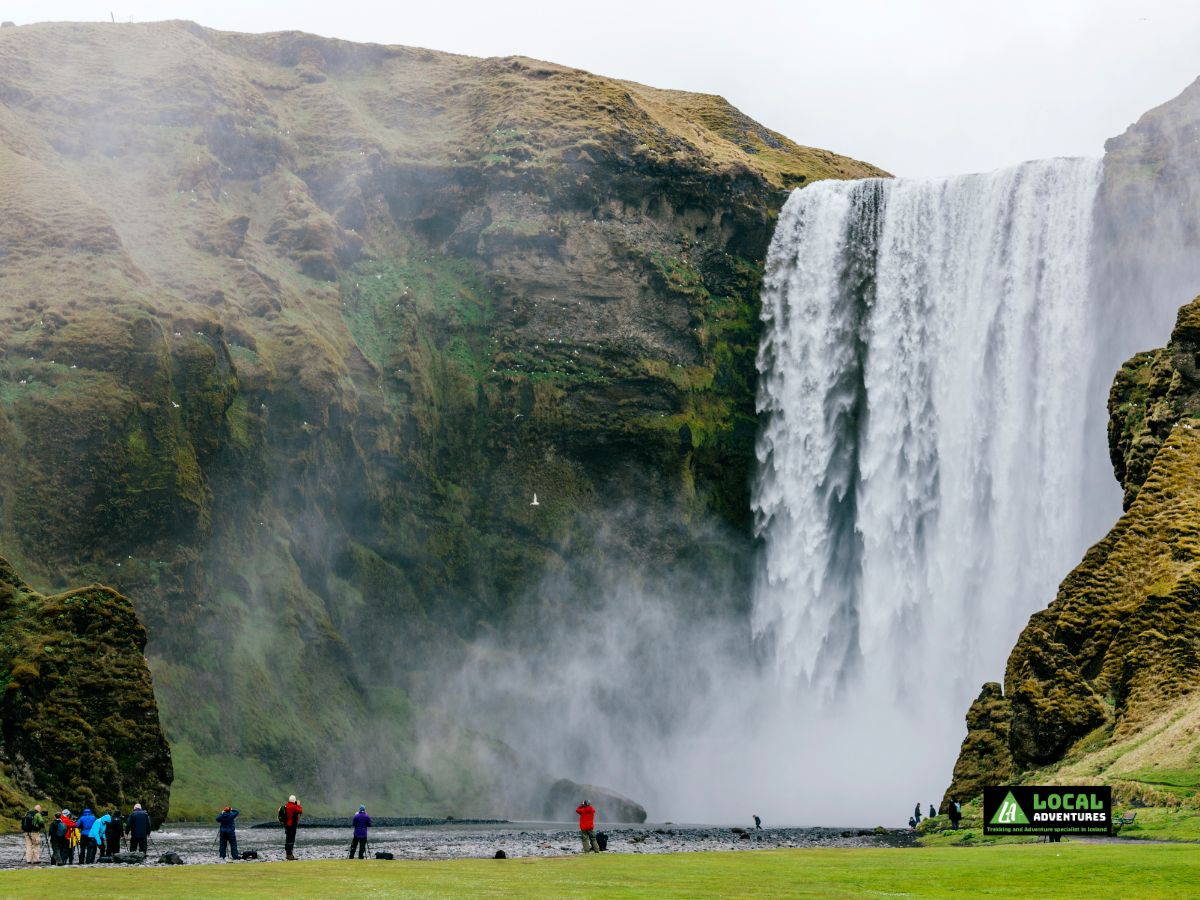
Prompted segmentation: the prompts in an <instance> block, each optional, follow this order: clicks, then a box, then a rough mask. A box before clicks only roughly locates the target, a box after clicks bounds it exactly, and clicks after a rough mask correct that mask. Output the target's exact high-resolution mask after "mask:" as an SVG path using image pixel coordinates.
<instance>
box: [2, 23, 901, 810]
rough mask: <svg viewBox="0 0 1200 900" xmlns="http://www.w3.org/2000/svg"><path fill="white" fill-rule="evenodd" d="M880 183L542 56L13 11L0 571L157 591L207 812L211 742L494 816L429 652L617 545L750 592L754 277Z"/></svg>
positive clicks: (213, 780) (497, 622)
mask: <svg viewBox="0 0 1200 900" xmlns="http://www.w3.org/2000/svg"><path fill="white" fill-rule="evenodd" d="M871 174H878V171H877V170H876V169H874V168H873V167H871V166H868V165H865V164H862V163H858V162H856V161H854V160H849V159H846V158H844V157H840V156H837V155H835V154H832V153H829V152H827V151H823V150H816V149H812V148H807V147H802V146H799V145H797V144H795V143H793V142H791V141H789V140H788V139H786V138H784V137H783V136H781V135H779V134H776V133H775V132H772V131H770V130H769V129H767V128H765V127H763V126H761V125H759V124H758V123H756V122H754V121H752V120H750V119H749V118H747V117H746V116H744V115H742V114H741V113H740V112H738V111H737V110H736V109H734V108H733V107H731V106H730V105H729V104H728V103H726V102H725V101H724V100H722V99H721V98H718V97H712V96H701V95H694V94H685V93H682V92H676V91H665V90H657V89H654V88H649V87H645V86H642V85H636V84H632V83H627V82H619V81H615V80H612V79H606V78H601V77H598V76H594V75H590V74H588V73H586V72H581V71H578V70H575V69H570V68H567V67H564V66H559V65H554V64H551V63H544V62H539V61H536V60H530V59H524V58H517V57H511V58H504V59H489V60H480V59H471V58H467V57H462V56H453V55H449V54H440V53H435V52H432V51H428V50H422V49H413V48H404V47H383V46H377V45H358V44H351V43H347V42H344V41H337V40H326V39H322V38H318V37H315V36H311V35H303V34H298V33H287V34H272V35H234V34H223V33H219V32H215V31H210V30H207V29H203V28H200V27H197V26H195V25H191V24H188V23H180V22H174V23H163V24H136V25H121V26H111V25H62V24H44V25H35V26H26V27H19V28H8V29H4V30H3V32H2V33H0V247H2V248H3V252H2V253H0V284H2V286H3V290H0V549H2V550H7V551H11V552H12V555H13V556H14V557H19V558H22V559H25V560H28V561H29V566H30V568H31V572H32V573H33V574H34V575H36V576H37V577H38V578H41V579H44V580H46V581H49V582H54V583H67V582H70V581H73V580H76V579H78V580H82V581H85V582H90V581H104V582H105V583H112V584H114V585H115V586H116V587H117V588H118V589H120V590H121V591H122V592H124V593H126V594H128V596H130V597H134V598H135V599H136V602H137V604H138V608H139V612H140V613H141V615H142V618H143V619H144V621H145V623H146V627H147V630H148V635H149V644H148V650H147V652H148V654H149V658H150V661H151V665H152V668H153V669H154V671H155V675H156V681H157V685H158V690H159V695H160V700H161V703H162V712H163V722H164V725H165V727H166V729H167V731H168V734H169V736H170V738H171V740H172V742H173V743H174V744H175V749H176V754H175V757H176V761H177V768H178V772H179V778H178V779H177V783H176V784H177V787H176V791H177V800H178V803H177V806H178V808H179V810H180V811H181V812H182V813H184V814H187V813H189V812H191V813H194V814H199V813H200V812H204V811H207V810H208V809H209V807H210V805H211V802H212V796H213V792H216V793H217V794H220V793H222V791H223V790H224V788H225V787H226V786H227V785H228V783H229V782H228V777H229V774H228V773H229V766H228V765H226V764H224V763H221V762H220V761H219V760H216V759H215V758H214V756H213V754H214V753H216V752H217V751H218V750H219V751H220V752H221V753H222V754H227V756H225V757H224V759H226V760H228V758H229V756H228V755H232V756H233V757H236V758H237V759H238V760H239V763H238V765H239V767H240V768H239V772H240V775H239V778H240V779H241V780H240V781H239V782H238V784H239V785H244V784H254V785H257V786H259V787H260V791H259V793H262V794H263V795H264V797H263V799H262V800H261V801H259V802H261V804H262V805H261V806H259V807H257V812H258V813H260V814H265V815H270V814H272V812H273V807H272V806H270V805H269V804H270V803H271V801H270V799H269V797H268V795H269V794H270V790H271V789H272V788H273V787H275V786H282V784H284V783H285V782H286V784H288V785H290V786H291V787H290V788H289V790H284V791H282V793H283V794H284V795H286V794H287V793H290V792H291V791H292V790H295V791H296V792H297V793H302V794H305V795H306V797H307V798H309V801H310V802H311V801H312V800H319V798H321V797H322V796H325V797H334V796H336V797H342V796H347V795H348V794H343V793H338V792H339V791H342V790H343V789H345V790H346V791H348V792H349V794H352V795H353V796H356V797H357V796H363V795H364V793H365V794H366V795H367V796H371V797H374V798H375V803H376V805H377V806H381V807H389V808H403V809H406V810H412V811H414V812H421V813H430V814H433V813H436V814H446V813H452V814H454V815H472V814H491V813H495V812H501V813H504V812H508V811H510V810H509V809H508V808H501V809H497V808H496V807H495V806H494V805H492V799H491V798H490V795H489V790H488V786H487V785H481V783H480V782H479V780H478V778H477V776H478V774H479V766H478V765H477V761H478V760H479V759H481V758H487V759H497V760H499V761H500V762H499V764H498V766H497V768H498V769H501V770H505V771H510V770H511V768H512V760H511V758H510V757H509V756H508V755H507V754H506V751H505V749H504V748H502V747H497V746H496V745H495V743H494V742H491V741H489V740H487V739H486V738H484V737H481V736H479V735H472V734H465V733H463V732H461V731H455V730H454V729H453V728H452V727H450V726H449V725H448V724H447V723H446V721H445V719H444V717H442V716H440V715H439V714H438V713H436V712H433V711H430V710H429V708H428V705H427V704H424V703H423V702H422V700H421V697H420V696H418V695H419V694H420V691H421V690H422V689H425V690H428V689H430V686H431V685H435V684H436V682H437V679H436V678H431V677H429V672H430V669H431V668H433V667H434V666H438V665H445V664H447V662H449V663H453V662H454V661H455V660H457V659H459V658H461V657H462V656H463V655H464V654H465V653H467V652H469V648H470V647H471V646H472V645H473V643H474V642H475V641H476V640H477V639H478V638H479V637H481V636H485V635H487V636H494V635H496V634H499V633H502V632H503V631H504V629H505V627H506V625H507V624H508V623H509V621H510V618H511V617H512V615H513V614H514V610H516V609H518V608H519V607H520V606H521V604H522V602H523V601H524V600H525V598H526V597H527V595H528V594H529V593H530V592H531V591H533V590H534V589H535V588H536V587H537V586H538V585H540V584H541V583H542V582H543V580H544V579H546V578H548V577H552V576H553V574H554V573H556V572H561V571H562V570H563V569H565V568H566V566H567V560H571V561H572V564H573V565H577V564H578V565H582V566H583V567H584V568H586V561H587V560H588V559H592V560H593V564H595V565H600V563H595V562H594V560H595V557H596V553H595V552H594V546H595V543H596V535H597V534H599V533H601V532H603V533H604V534H605V536H606V539H607V540H609V541H610V542H611V543H612V544H613V545H615V546H616V547H617V548H618V551H617V552H618V554H619V559H620V565H621V566H622V567H624V568H633V567H636V566H639V565H645V566H647V567H648V568H651V569H654V570H657V569H660V568H663V567H664V566H665V564H669V563H671V562H674V561H677V560H681V561H684V562H686V565H687V567H688V569H689V571H694V572H695V573H696V577H697V579H698V581H704V582H705V583H708V584H711V583H714V582H713V581H712V580H711V579H710V578H709V576H710V575H711V576H712V578H715V579H718V582H717V583H721V584H726V583H729V584H732V589H731V590H729V591H720V592H716V591H714V592H713V594H714V595H715V599H713V598H708V597H703V598H699V599H698V600H697V601H696V604H697V605H701V604H704V603H716V604H722V603H729V604H732V605H735V606H739V608H743V607H744V606H745V605H746V603H747V600H746V594H747V588H746V585H747V583H748V580H749V579H748V575H747V573H748V571H749V566H748V565H747V560H748V558H749V552H750V548H751V546H752V539H751V535H750V530H751V529H750V512H749V509H750V504H749V481H750V479H749V474H750V471H751V468H752V466H753V454H754V451H753V441H754V433H755V428H756V424H757V422H756V416H755V409H754V387H755V380H756V372H755V366H754V359H755V350H756V346H757V340H758V334H759V324H758V305H757V304H758V289H759V281H760V277H761V271H762V259H763V255H764V253H765V250H766V246H767V242H768V240H769V238H770V235H771V230H772V227H773V224H774V220H775V215H776V212H777V210H778V208H779V206H780V205H781V204H782V202H783V201H784V199H785V197H786V192H787V189H789V188H791V187H793V186H795V185H798V184H804V183H807V182H810V181H814V180H817V179H821V178H845V177H854V176H861V175H871ZM535 493H536V494H537V496H538V498H539V503H538V505H537V506H533V505H531V500H532V498H533V495H534V494H535ZM630 506H637V507H638V508H641V509H651V510H652V514H651V515H646V516H628V517H625V518H622V519H616V518H613V519H610V518H609V515H608V514H609V512H610V511H612V510H618V511H621V510H625V509H626V507H630ZM602 526H604V527H602ZM700 533H703V534H704V535H705V536H706V537H705V540H703V541H699V542H698V541H696V540H695V539H694V538H695V537H696V535H697V534H700ZM730 573H732V574H730ZM583 580H586V579H583ZM590 599H591V594H590V592H589V591H587V590H581V591H579V592H578V594H577V595H566V594H564V592H563V591H561V590H559V591H558V592H557V593H556V594H555V596H554V597H553V598H552V599H551V600H549V601H547V603H546V605H545V607H544V608H543V609H541V610H540V614H539V615H540V620H541V621H552V620H554V619H555V618H557V617H562V616H565V615H583V614H585V613H586V608H587V603H588V602H589V600H590ZM414 697H415V700H414ZM345 748H349V749H350V750H351V751H352V752H347V753H343V752H342V750H343V749H345ZM364 748H370V749H369V751H364ZM351 787H352V788H353V790H352V791H351V790H350V788H351ZM278 792H279V791H276V793H278ZM538 800H539V801H540V797H539V798H538ZM240 805H241V808H242V810H243V811H244V812H247V813H251V812H254V811H255V809H256V808H255V807H253V806H251V805H249V801H248V800H247V801H240ZM330 811H332V810H330Z"/></svg>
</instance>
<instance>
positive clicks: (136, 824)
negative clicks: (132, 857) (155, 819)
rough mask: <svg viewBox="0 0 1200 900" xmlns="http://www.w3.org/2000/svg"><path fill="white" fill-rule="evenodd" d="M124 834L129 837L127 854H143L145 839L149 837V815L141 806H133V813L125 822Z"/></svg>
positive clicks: (137, 804) (138, 804)
mask: <svg viewBox="0 0 1200 900" xmlns="http://www.w3.org/2000/svg"><path fill="white" fill-rule="evenodd" d="M125 833H126V834H127V835H129V852H130V853H145V852H146V838H148V837H150V815H149V814H148V813H147V812H146V811H145V810H144V809H142V804H140V803H135V804H133V812H131V813H130V814H129V818H128V819H126V820H125Z"/></svg>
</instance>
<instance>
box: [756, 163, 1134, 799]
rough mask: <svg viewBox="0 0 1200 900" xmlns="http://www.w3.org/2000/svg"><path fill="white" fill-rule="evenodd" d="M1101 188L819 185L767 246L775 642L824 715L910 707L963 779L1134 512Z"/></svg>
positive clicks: (1096, 168) (764, 361)
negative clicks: (1054, 614)
mask: <svg viewBox="0 0 1200 900" xmlns="http://www.w3.org/2000/svg"><path fill="white" fill-rule="evenodd" d="M1100 175H1101V164H1100V162H1099V161H1098V160H1083V159H1057V160H1045V161H1039V162H1032V163H1027V164H1024V165H1021V166H1017V167H1015V168H1011V169H1005V170H1001V171H998V172H994V173H989V174H982V175H967V176H961V177H954V178H945V179H932V180H906V179H896V180H878V179H876V180H868V181H857V182H833V181H825V182H820V183H818V184H815V185H812V186H810V187H807V188H804V189H803V190H799V191H797V192H795V193H794V194H793V195H792V197H791V199H790V200H789V201H788V203H787V205H786V206H785V208H784V210H783V213H782V215H781V217H780V221H779V224H778V227H777V229H776V233H775V238H774V240H773V242H772V245H771V250H770V253H769V256H768V261H767V275H766V280H765V283H764V290H763V312H762V315H763V320H764V325H765V329H764V336H763V339H762V343H761V347H760V351H759V370H760V374H761V379H760V389H759V410H760V412H761V413H762V414H763V416H764V424H763V426H762V429H761V432H760V435H759V439H758V448H757V449H758V460H759V473H758V476H757V482H756V485H755V491H754V498H753V504H754V512H755V516H756V526H757V530H758V534H759V535H760V537H761V539H762V542H763V554H762V568H761V576H760V579H759V584H758V587H757V593H756V599H755V608H754V629H755V632H756V634H757V635H758V636H759V637H760V639H762V640H763V641H764V642H765V643H766V644H767V646H768V647H769V648H770V652H771V654H772V656H773V659H774V661H775V664H776V668H777V672H778V674H779V676H780V677H781V679H783V683H785V684H789V685H797V686H798V690H799V691H800V693H802V694H803V696H804V697H805V698H806V701H807V702H806V703H805V704H804V706H803V709H804V710H806V711H805V712H804V713H803V715H806V716H808V718H809V720H810V721H812V722H814V723H819V724H820V725H821V727H823V728H828V729H833V730H834V731H836V730H837V729H839V728H856V727H860V726H861V722H862V721H866V719H865V718H864V717H868V716H869V715H870V714H872V713H873V712H877V711H882V710H901V711H908V712H909V713H911V718H910V719H908V721H911V724H912V725H913V726H914V727H917V728H920V729H922V731H920V732H918V734H920V735H921V739H922V740H925V739H928V741H929V742H930V744H931V745H932V746H931V749H934V748H935V747H936V751H935V752H936V755H937V756H938V759H939V761H941V763H942V766H943V770H942V772H941V780H942V781H943V782H944V781H945V780H946V779H948V776H949V765H948V762H947V761H952V760H953V754H954V750H955V749H956V746H957V740H956V738H955V735H959V736H961V734H962V733H963V725H962V721H963V719H962V717H963V713H964V711H965V710H966V708H967V705H968V704H969V702H970V700H971V698H972V697H973V696H974V694H975V693H976V692H977V691H978V690H979V685H980V684H981V683H982V682H983V681H985V680H995V679H999V678H1001V677H1002V675H1003V670H1002V667H1003V663H1004V659H1005V656H1006V655H1007V652H1008V650H1009V648H1010V647H1011V646H1012V644H1013V643H1014V641H1015V639H1016V636H1017V634H1018V633H1019V631H1020V629H1021V627H1022V626H1023V625H1024V624H1025V622H1026V621H1027V619H1028V617H1029V615H1030V613H1032V612H1033V611H1034V610H1036V609H1039V608H1042V607H1044V606H1045V605H1046V604H1047V603H1049V602H1050V600H1052V599H1053V597H1054V592H1055V589H1056V587H1057V584H1058V582H1059V581H1060V580H1061V579H1062V577H1063V576H1064V575H1065V574H1066V573H1067V572H1068V571H1070V569H1071V568H1072V567H1073V566H1074V565H1075V564H1076V563H1077V562H1078V560H1079V558H1080V556H1081V555H1082V553H1083V551H1084V550H1085V549H1086V547H1087V546H1088V544H1089V543H1090V542H1091V541H1093V540H1095V539H1096V538H1097V537H1098V536H1099V535H1100V534H1102V533H1103V530H1104V529H1105V528H1107V527H1108V525H1109V524H1110V523H1111V522H1112V521H1113V519H1115V517H1116V515H1118V514H1119V511H1120V502H1119V490H1118V488H1117V485H1116V483H1115V482H1114V480H1113V478H1112V475H1111V472H1110V471H1109V469H1108V463H1107V458H1106V456H1105V455H1104V452H1103V451H1104V447H1105V438H1104V433H1103V417H1102V416H1097V414H1096V409H1098V410H1103V408H1104V396H1103V394H1101V395H1100V396H1094V395H1095V394H1097V392H1098V390H1100V389H1103V388H1106V386H1107V384H1108V380H1109V378H1110V377H1111V373H1104V377H1102V378H1096V377H1093V375H1094V371H1093V370H1094V367H1095V366H1096V363H1097V360H1096V354H1095V351H1094V349H1093V348H1094V347H1096V346H1097V344H1098V341H1099V339H1100V338H1101V337H1103V335H1101V334H1100V333H1099V332H1100V331H1103V330H1104V329H1106V328H1112V327H1114V326H1113V325H1112V324H1111V323H1106V322H1103V321H1097V318H1098V317H1097V315H1096V314H1095V313H1094V312H1093V309H1094V305H1093V304H1091V303H1090V302H1089V294H1090V292H1089V284H1088V279H1089V273H1090V271H1091V268H1090V264H1089V251H1090V246H1091V235H1092V216H1093V204H1094V197H1095V194H1096V190H1097V187H1098V184H1099V181H1100ZM1093 406H1095V407H1096V409H1091V407H1093ZM1097 447H1098V448H1099V449H1098V451H1097ZM834 709H840V710H841V711H842V712H841V713H839V714H838V715H837V716H834V715H833V714H832V712H831V711H832V710H834ZM847 710H853V711H855V712H854V714H853V715H849V716H847V715H846V712H845V711H847ZM855 722H859V723H860V724H859V725H855V724H854V723H855ZM934 742H938V744H934ZM837 743H838V742H837V741H834V742H832V743H831V746H836V745H837ZM947 745H948V746H947Z"/></svg>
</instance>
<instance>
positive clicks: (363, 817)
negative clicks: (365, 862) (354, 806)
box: [350, 806, 371, 859]
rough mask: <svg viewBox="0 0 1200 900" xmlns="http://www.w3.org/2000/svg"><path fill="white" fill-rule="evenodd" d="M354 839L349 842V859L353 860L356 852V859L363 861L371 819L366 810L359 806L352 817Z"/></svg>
mask: <svg viewBox="0 0 1200 900" xmlns="http://www.w3.org/2000/svg"><path fill="white" fill-rule="evenodd" d="M353 821H354V837H353V838H351V840H350V859H354V851H355V850H356V849H357V850H358V858H359V859H365V858H366V857H365V855H364V854H366V852H367V829H368V828H370V827H371V817H370V816H368V815H367V808H366V807H365V806H360V807H359V808H358V813H357V814H355V816H354V820H353Z"/></svg>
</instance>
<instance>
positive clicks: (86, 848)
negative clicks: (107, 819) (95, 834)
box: [75, 806, 96, 865]
mask: <svg viewBox="0 0 1200 900" xmlns="http://www.w3.org/2000/svg"><path fill="white" fill-rule="evenodd" d="M75 824H76V825H77V826H79V863H80V865H83V864H84V863H93V862H95V861H96V845H95V844H94V843H92V826H93V825H95V824H96V816H95V814H94V813H93V812H92V810H91V809H90V808H89V807H86V806H85V807H84V808H83V812H82V813H81V814H80V816H79V819H78V820H77V821H76V822H75Z"/></svg>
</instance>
